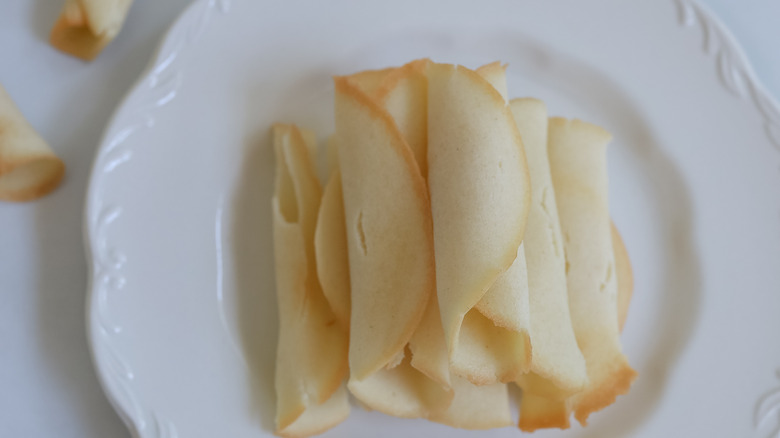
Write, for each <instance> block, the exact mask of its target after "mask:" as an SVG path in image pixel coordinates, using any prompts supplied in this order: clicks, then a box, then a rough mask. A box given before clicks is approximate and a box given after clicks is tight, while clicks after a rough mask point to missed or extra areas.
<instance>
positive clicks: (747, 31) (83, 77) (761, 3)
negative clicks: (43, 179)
mask: <svg viewBox="0 0 780 438" xmlns="http://www.w3.org/2000/svg"><path fill="white" fill-rule="evenodd" d="M646 1H650V0H646ZM656 1H657V0H656ZM701 1H702V2H703V3H705V4H706V5H708V6H709V7H710V8H711V9H712V10H713V11H714V12H715V13H716V14H717V15H718V16H719V17H720V18H721V20H722V21H723V22H724V23H725V24H726V25H727V27H729V28H730V29H731V31H732V32H733V33H734V34H735V36H736V37H737V40H738V41H740V42H741V44H742V46H743V48H744V49H745V52H746V53H747V55H748V58H749V59H750V60H751V61H752V63H753V67H754V69H755V70H756V72H757V74H758V76H759V77H760V78H761V80H762V81H763V82H764V84H765V85H766V86H767V88H768V89H769V90H770V91H771V92H772V93H773V94H774V95H775V96H780V52H778V51H777V42H778V41H780V26H778V25H777V23H778V20H779V19H780V2H778V0H741V1H739V2H737V1H733V0H701ZM188 3H189V0H136V1H135V3H134V4H133V7H132V9H131V10H130V14H129V16H128V19H127V22H126V23H125V28H124V29H123V31H122V33H121V34H120V36H119V37H118V38H117V39H116V41H115V42H114V43H113V44H112V45H111V46H110V47H109V48H108V49H107V50H106V51H105V52H104V53H103V54H102V55H101V56H100V57H99V58H98V59H97V60H96V61H94V62H92V63H89V64H88V63H84V62H82V61H79V60H76V59H74V58H71V57H69V56H66V55H63V54H61V53H59V52H57V51H55V50H54V49H52V48H51V47H50V46H49V45H48V44H47V38H48V32H49V30H50V28H51V26H52V24H53V23H54V21H55V19H56V17H57V15H58V13H59V10H60V8H61V4H62V1H60V0H2V1H1V2H0V83H1V84H3V86H5V87H6V89H7V90H8V92H9V93H10V94H11V96H12V97H13V98H14V100H15V101H16V103H17V104H18V106H19V107H20V108H21V110H22V112H23V113H24V114H25V115H26V116H27V118H28V119H29V121H30V122H31V123H32V125H33V126H34V127H35V128H36V129H37V130H38V132H40V134H41V135H42V136H43V137H44V138H45V139H46V140H47V141H48V142H49V143H50V144H51V146H52V147H53V148H54V150H55V151H56V152H57V153H58V154H59V155H60V156H61V157H62V159H63V160H65V163H66V165H67V172H68V173H67V176H66V179H65V181H64V183H63V185H62V186H61V187H60V188H59V189H58V190H57V191H56V192H54V193H53V194H51V195H49V196H48V197H46V198H44V199H42V200H40V201H36V202H33V203H27V204H3V203H0V436H2V437H52V436H57V437H62V438H67V437H84V438H92V437H126V436H128V433H127V432H126V430H125V429H124V426H123V425H122V423H121V421H120V420H119V419H118V417H117V416H116V414H114V412H113V410H112V409H111V407H110V406H109V405H108V402H107V401H106V398H105V396H104V395H103V393H102V391H101V389H100V386H99V385H98V382H97V380H96V378H95V374H94V370H93V368H92V364H91V362H90V358H89V353H88V349H87V343H86V337H85V329H84V298H85V291H86V286H87V267H86V262H85V259H84V250H83V245H82V234H81V223H82V207H83V204H84V191H85V188H86V184H87V174H88V171H89V168H90V165H91V162H92V155H93V153H94V151H95V148H96V147H97V144H98V142H99V141H100V137H101V135H102V130H103V128H104V126H105V124H106V123H107V121H108V119H109V117H110V116H111V113H112V111H113V109H114V108H115V107H116V105H117V104H118V103H119V101H120V100H121V99H122V96H123V95H124V94H125V93H126V92H127V90H128V89H129V88H130V87H131V86H132V84H133V82H134V80H135V79H136V77H137V76H138V75H139V74H140V73H141V71H142V70H143V68H144V67H145V65H146V62H147V60H148V59H149V57H150V56H151V54H152V52H153V51H154V49H155V47H156V44H157V41H158V40H159V39H160V37H161V36H162V35H163V33H164V31H165V29H166V28H167V27H168V26H169V24H170V23H171V21H172V20H174V19H175V17H176V16H177V15H178V14H179V12H180V11H181V10H182V8H184V7H185V6H186V5H187V4H188ZM670 19H676V17H670Z"/></svg>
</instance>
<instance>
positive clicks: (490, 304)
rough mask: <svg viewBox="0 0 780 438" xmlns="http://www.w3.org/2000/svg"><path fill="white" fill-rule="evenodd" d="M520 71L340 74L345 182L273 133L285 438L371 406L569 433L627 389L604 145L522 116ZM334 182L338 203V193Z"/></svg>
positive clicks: (619, 250) (278, 129)
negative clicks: (511, 77)
mask: <svg viewBox="0 0 780 438" xmlns="http://www.w3.org/2000/svg"><path fill="white" fill-rule="evenodd" d="M505 69H506V67H505V66H502V65H501V64H500V63H493V64H488V65H485V66H483V67H480V68H478V69H476V70H471V69H468V68H466V67H463V66H455V65H450V64H439V63H434V62H431V61H430V60H427V59H423V60H417V61H413V62H411V63H409V64H406V65H404V66H402V67H398V68H388V69H384V70H372V71H363V72H359V73H356V74H353V75H350V76H341V77H336V78H334V83H335V112H334V114H335V126H336V131H335V134H334V135H333V136H332V137H331V138H330V139H329V141H328V158H329V160H328V162H329V175H328V177H327V181H326V182H325V184H324V185H323V184H322V183H321V182H320V180H319V179H318V177H317V174H316V172H315V165H314V161H315V160H314V154H315V152H316V141H315V135H314V134H313V133H312V132H310V131H306V130H304V129H300V128H298V127H296V126H294V125H282V124H278V125H276V126H274V129H273V137H274V148H275V152H276V160H277V161H276V180H275V194H274V197H273V200H272V203H273V233H274V256H275V265H276V286H277V300H278V306H279V343H278V349H277V358H276V379H275V387H276V394H277V413H276V426H277V430H276V432H277V433H278V434H279V435H282V436H291V437H298V436H309V435H313V434H317V433H320V432H323V431H325V430H327V429H329V428H331V427H333V426H335V425H336V424H338V423H340V422H341V421H343V420H344V419H345V418H346V417H347V416H348V415H349V411H350V404H349V401H348V393H351V394H352V395H353V396H354V398H355V399H356V400H357V402H358V404H359V405H360V406H362V407H363V408H364V409H371V410H376V411H380V412H383V413H385V414H388V415H392V416H396V417H402V418H425V419H428V420H431V421H435V422H439V423H443V424H447V425H450V426H453V427H459V428H466V429H490V428H496V427H505V426H511V425H512V424H513V420H512V415H511V412H510V411H511V405H510V400H509V398H510V397H509V392H508V386H509V385H517V386H518V387H519V388H520V389H521V390H522V392H521V394H522V395H521V397H520V399H519V402H518V406H519V411H520V412H519V424H518V426H519V428H520V429H522V430H524V431H533V430H536V429H540V428H567V427H569V424H570V417H571V415H572V414H574V417H575V418H576V419H577V420H578V421H579V422H580V423H582V424H583V425H584V424H586V422H587V419H588V416H589V415H590V414H591V413H593V412H596V411H598V410H601V409H603V408H605V407H607V406H608V405H610V404H612V403H613V402H614V401H615V399H616V397H617V396H618V395H621V394H624V393H626V392H627V391H628V390H629V387H630V386H631V384H632V382H633V380H634V379H635V377H636V375H637V374H636V372H635V371H634V370H633V369H632V368H631V366H630V365H629V364H628V361H627V359H626V357H625V355H624V354H623V352H622V347H621V342H620V330H621V327H622V324H623V321H624V320H625V315H626V311H627V308H628V302H629V301H630V296H631V293H632V283H633V280H632V275H631V267H630V264H629V260H628V256H627V253H626V250H625V248H624V247H623V243H622V241H621V239H620V236H619V235H618V234H617V231H616V230H615V228H614V226H613V225H612V224H611V220H610V216H609V209H608V204H607V167H606V146H607V144H608V143H609V141H610V139H611V136H610V134H609V133H608V132H607V131H605V130H604V129H602V128H600V127H598V126H595V125H592V124H589V123H586V122H583V121H580V120H566V119H561V118H548V115H547V109H546V107H545V104H544V103H543V102H541V101H539V100H536V99H530V98H523V99H513V100H509V99H508V97H507V95H508V93H507V81H506V73H505ZM323 186H324V188H323Z"/></svg>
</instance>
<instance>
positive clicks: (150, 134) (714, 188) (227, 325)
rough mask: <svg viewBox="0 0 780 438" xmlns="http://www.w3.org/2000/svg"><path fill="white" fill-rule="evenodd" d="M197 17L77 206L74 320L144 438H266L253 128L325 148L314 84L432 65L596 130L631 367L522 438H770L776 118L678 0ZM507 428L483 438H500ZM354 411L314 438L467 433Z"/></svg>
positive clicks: (265, 158)
mask: <svg viewBox="0 0 780 438" xmlns="http://www.w3.org/2000/svg"><path fill="white" fill-rule="evenodd" d="M418 3H419V2H417V1H413V0H398V1H392V2H373V3H371V4H368V2H353V1H336V2H303V1H288V2H258V1H251V0H234V1H226V0H223V1H214V0H211V1H207V0H198V1H195V2H194V3H193V4H192V6H191V7H190V8H189V9H188V10H187V11H186V12H185V13H184V14H183V15H182V17H181V18H180V19H179V20H178V21H177V22H176V24H174V26H173V28H172V29H171V31H170V33H169V34H168V36H167V37H166V38H165V40H164V41H163V43H162V46H161V49H160V51H159V54H158V55H157V56H156V57H155V58H154V59H153V61H152V63H151V66H150V68H149V70H148V71H147V72H146V73H145V74H144V75H143V76H142V77H141V78H140V80H139V82H138V84H137V85H136V87H135V88H134V89H133V90H132V91H131V93H130V94H129V96H128V97H127V99H126V100H125V102H124V103H123V104H122V105H121V106H120V108H119V109H118V110H117V113H116V114H115V116H114V118H113V121H112V122H111V124H110V125H109V126H108V128H107V132H106V136H105V139H104V141H103V144H102V146H101V147H100V150H99V152H98V155H97V157H96V160H95V166H94V170H93V173H92V182H91V184H90V188H89V194H88V201H87V209H86V231H85V232H86V236H87V241H88V242H87V247H88V248H89V252H90V254H89V257H90V258H91V260H92V266H93V269H92V274H93V275H92V280H93V281H92V287H91V290H90V294H89V297H88V307H89V312H88V319H89V321H88V326H89V337H90V340H91V345H92V351H93V354H94V359H95V362H96V364H97V369H98V374H99V376H100V379H101V382H102V384H103V386H104V388H105V390H106V392H107V393H108V396H109V398H110V399H111V401H112V403H113V404H114V406H115V407H116V409H117V411H118V412H119V413H120V414H121V416H122V417H123V418H124V420H125V421H126V422H127V424H128V426H129V427H130V428H131V429H132V430H133V432H134V433H135V434H136V435H137V436H142V437H158V436H160V437H181V438H185V437H186V438H189V437H216V436H221V437H222V436H224V437H227V436H229V437H234V438H238V437H259V436H269V435H270V434H271V433H270V430H271V429H272V427H273V415H274V394H273V385H272V380H273V363H274V351H275V344H276V325H277V321H276V302H275V291H274V287H273V285H274V271H273V265H272V257H271V254H272V252H271V232H270V229H271V224H270V218H271V216H270V195H271V182H272V177H273V166H274V165H273V154H272V150H271V148H270V146H269V142H268V140H269V132H268V128H269V125H270V124H271V123H272V122H274V121H287V122H296V123H299V124H301V125H303V126H306V127H309V128H313V129H315V130H316V131H317V132H318V133H319V135H320V136H321V137H323V138H324V137H325V136H326V135H327V134H329V133H330V132H332V115H331V112H332V111H331V105H332V86H331V80H330V77H331V75H334V74H343V73H348V72H352V71H356V70H358V69H364V68H375V67H381V66H386V65H398V64H401V63H403V62H405V61H408V60H411V59H414V58H418V57H424V56H430V57H432V58H434V59H435V60H439V61H447V62H456V63H462V64H465V65H468V66H472V67H473V66H477V65H480V64H482V63H485V62H488V61H492V60H496V59H498V60H502V61H504V62H508V63H509V65H510V67H509V82H510V83H509V85H510V92H511V94H512V96H513V97H514V96H535V97H539V98H542V99H544V100H545V101H546V102H547V104H548V108H549V109H550V112H551V114H555V115H564V116H567V117H579V118H583V119H587V120H589V121H592V122H595V123H598V124H601V125H603V126H605V127H607V128H608V129H609V130H610V131H612V132H613V134H614V136H615V140H614V142H613V144H612V146H611V147H610V148H611V149H610V152H609V162H610V190H611V192H610V196H611V205H610V207H611V209H612V214H613V216H614V218H615V220H616V222H617V224H618V226H619V228H620V229H621V231H622V232H623V234H624V237H625V240H626V244H627V246H628V249H629V252H630V254H631V257H632V260H633V264H634V267H635V276H636V291H635V298H634V301H633V303H632V307H631V311H630V315H629V320H628V324H627V326H626V329H625V332H624V336H623V339H624V345H625V350H626V351H627V354H628V356H629V358H630V360H631V362H632V364H633V365H634V366H635V367H636V369H637V370H638V371H639V373H640V377H639V379H638V380H637V382H636V384H635V385H634V388H633V389H632V391H631V393H630V394H629V395H627V396H624V397H621V398H620V399H619V401H618V403H617V404H616V405H614V406H612V407H610V408H608V409H606V410H605V411H603V412H601V413H599V414H597V415H594V416H593V417H592V424H591V426H589V427H588V428H585V429H583V428H580V427H578V426H577V427H574V428H573V429H571V430H569V431H566V432H559V431H550V432H543V433H538V436H540V437H547V436H571V437H617V436H633V437H658V436H741V437H765V436H768V435H769V434H771V433H775V432H774V431H775V429H776V428H777V427H780V424H778V417H777V415H775V413H776V412H777V411H778V410H780V392H778V390H777V388H779V387H780V381H778V376H777V375H776V374H775V373H776V370H777V367H779V366H780V342H778V335H779V334H780V293H778V292H780V288H779V286H780V269H778V266H780V264H779V263H780V245H778V243H779V242H780V227H779V226H778V213H780V172H778V165H780V155H778V150H777V149H778V148H780V111H779V110H778V105H777V104H776V103H775V102H774V101H773V100H772V99H771V98H770V97H769V96H768V95H767V94H766V92H765V91H764V89H763V88H762V86H761V85H760V84H759V83H758V82H757V81H756V80H755V78H754V76H753V74H752V72H751V70H750V67H749V66H748V64H747V63H746V62H745V58H744V56H743V54H742V52H741V51H740V50H739V49H738V48H737V45H736V44H735V43H734V41H733V40H732V38H731V37H730V36H729V34H728V32H726V31H725V30H724V28H723V27H722V26H721V25H720V24H719V23H718V22H717V20H715V19H713V17H712V16H711V14H710V13H708V12H707V11H706V10H704V9H703V8H702V7H701V6H699V5H698V4H696V3H693V2H691V1H689V0H663V1H652V2H651V1H643V2H625V1H619V0H595V1H591V2H581V1H577V0H551V1H546V2H538V1H530V0H528V1H513V0H505V1H504V0H491V1H487V2H481V3H480V5H479V6H478V7H476V6H471V4H472V3H471V2H466V1H459V2H446V3H445V2H438V3H432V2H422V3H423V4H418ZM518 433H519V432H518V431H517V430H514V429H511V428H508V429H502V430H496V431H490V432H482V433H481V434H484V435H485V436H495V437H508V436H516V435H517V434H518ZM478 434H479V433H476V432H467V431H454V430H452V429H449V428H447V427H445V426H441V425H436V424H430V423H427V422H425V421H422V420H419V421H417V420H415V421H412V420H398V419H395V418H390V417H386V416H383V415H381V414H378V413H367V412H363V411H361V410H360V409H359V408H355V409H354V410H353V413H352V415H351V417H350V418H349V419H348V420H347V421H346V422H345V423H343V424H342V425H340V426H338V427H337V428H336V429H334V430H333V431H331V432H330V433H329V436H355V437H358V436H359V437H363V436H388V437H389V436H408V437H430V436H476V435H478Z"/></svg>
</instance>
